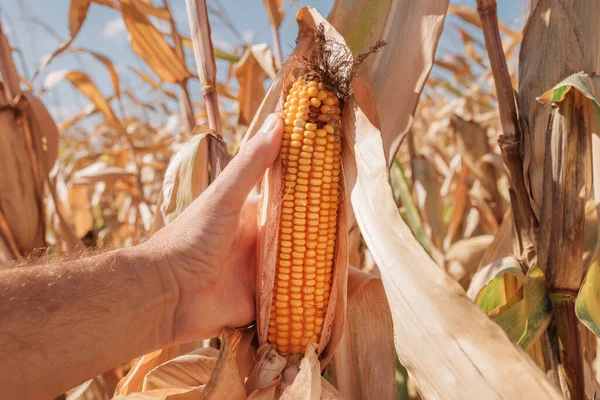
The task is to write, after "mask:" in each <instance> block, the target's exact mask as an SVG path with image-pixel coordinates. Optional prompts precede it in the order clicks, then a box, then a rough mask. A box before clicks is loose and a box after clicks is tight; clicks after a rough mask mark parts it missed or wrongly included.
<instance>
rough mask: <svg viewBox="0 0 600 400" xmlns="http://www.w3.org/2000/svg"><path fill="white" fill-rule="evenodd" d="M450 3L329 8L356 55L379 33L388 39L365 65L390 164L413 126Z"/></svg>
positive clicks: (341, 0) (342, 1) (339, 1)
mask: <svg viewBox="0 0 600 400" xmlns="http://www.w3.org/2000/svg"><path fill="white" fill-rule="evenodd" d="M447 7H448V0H426V1H412V0H397V1H389V0H377V1H372V0H336V2H335V3H334V5H333V8H332V10H331V13H330V14H329V17H328V20H329V22H330V23H331V24H332V25H333V26H334V27H335V28H336V29H337V30H338V31H339V32H340V34H341V35H342V36H343V37H344V38H345V39H346V42H347V44H348V47H350V49H351V50H352V52H353V54H355V55H357V54H360V53H364V52H366V51H367V49H368V48H369V46H370V45H371V44H372V43H374V42H375V41H376V40H377V39H382V40H385V41H386V42H387V43H388V46H387V47H385V49H384V50H385V51H380V52H379V53H377V54H375V55H374V56H373V57H371V58H370V59H369V60H367V61H366V63H365V64H366V66H365V67H364V68H365V71H367V70H368V77H369V81H370V82H371V83H372V86H373V93H374V99H375V102H376V104H377V114H378V115H379V120H380V127H381V134H382V136H383V146H384V152H385V157H386V161H387V164H388V166H390V165H391V163H392V161H393V158H394V155H395V154H396V152H397V150H398V147H399V146H400V143H402V140H403V139H404V137H405V136H406V133H407V132H408V130H409V128H410V124H411V122H412V116H413V114H414V110H415V109H416V107H417V104H418V102H419V95H420V93H421V90H422V89H423V86H424V85H425V82H426V80H427V77H428V75H429V71H430V70H431V67H432V65H433V59H434V55H435V50H436V48H437V43H438V39H439V37H440V34H441V32H442V28H443V25H444V18H445V16H446V9H447ZM398 110H407V112H398ZM373 122H375V121H373Z"/></svg>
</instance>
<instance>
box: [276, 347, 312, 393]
mask: <svg viewBox="0 0 600 400" xmlns="http://www.w3.org/2000/svg"><path fill="white" fill-rule="evenodd" d="M296 368H297V372H296V370H294V367H292V368H288V369H287V370H286V371H284V373H283V383H282V387H285V389H284V390H283V393H282V394H281V397H280V398H279V399H280V400H298V399H305V400H320V399H321V369H320V368H319V359H318V357H317V351H316V344H315V343H311V344H309V345H308V347H307V348H306V353H304V357H303V358H302V360H301V361H300V365H299V366H297V367H296ZM286 384H287V385H286Z"/></svg>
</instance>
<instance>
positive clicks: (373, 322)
mask: <svg viewBox="0 0 600 400" xmlns="http://www.w3.org/2000/svg"><path fill="white" fill-rule="evenodd" d="M395 358H396V357H395V356H394V331H393V327H392V316H391V313H390V309H389V304H388V302H387V298H386V296H385V291H384V289H383V284H382V283H381V279H379V278H376V277H374V276H372V275H368V274H365V273H364V272H361V271H359V270H357V269H355V268H350V270H349V273H348V311H347V317H346V325H345V326H344V334H343V336H342V340H341V341H340V344H339V346H338V348H337V350H336V352H335V354H334V356H333V360H332V361H333V363H332V372H331V377H332V381H333V382H334V384H335V386H337V387H338V388H339V391H340V392H341V395H342V396H343V398H345V399H349V400H350V399H367V398H374V399H379V400H386V399H395V398H396V391H395V389H396V386H395V384H394V378H395V376H396V365H395Z"/></svg>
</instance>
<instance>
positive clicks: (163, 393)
mask: <svg viewBox="0 0 600 400" xmlns="http://www.w3.org/2000/svg"><path fill="white" fill-rule="evenodd" d="M203 394H204V388H203V387H190V388H162V389H155V390H149V391H147V392H143V393H131V394H128V395H118V396H115V397H113V400H125V399H127V400H198V398H199V397H200V396H202V395H203Z"/></svg>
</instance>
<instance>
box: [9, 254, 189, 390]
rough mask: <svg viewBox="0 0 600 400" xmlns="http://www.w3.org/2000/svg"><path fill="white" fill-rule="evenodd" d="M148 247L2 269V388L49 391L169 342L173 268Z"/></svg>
mask: <svg viewBox="0 0 600 400" xmlns="http://www.w3.org/2000/svg"><path fill="white" fill-rule="evenodd" d="M159 268H160V266H159V265H158V264H157V263H156V262H155V261H154V257H153V255H152V254H149V251H148V249H147V248H143V247H134V248H130V249H123V250H117V251H113V252H110V253H105V254H101V255H98V256H94V257H90V258H84V259H81V260H78V261H72V262H67V263H57V264H50V265H40V266H32V267H21V268H13V269H8V270H4V271H0V376H2V379H0V393H3V396H6V395H8V397H9V398H27V399H35V398H49V397H52V396H55V395H57V394H59V393H61V392H62V391H64V390H66V389H68V388H70V387H72V386H74V385H77V384H78V383H81V382H83V381H85V380H86V379H89V378H90V377H92V376H94V375H96V374H99V373H102V372H104V371H105V370H107V369H109V368H111V367H113V366H115V365H118V364H119V363H121V362H125V361H128V360H130V359H132V358H134V357H137V356H139V355H141V354H143V353H145V352H148V351H151V350H154V349H158V348H160V347H163V346H165V345H167V344H169V343H170V341H171V340H172V335H173V332H172V330H173V315H174V312H175V304H176V302H177V296H178V294H177V290H176V287H173V285H171V279H170V275H169V273H170V271H169V270H168V269H165V268H160V270H159Z"/></svg>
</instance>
